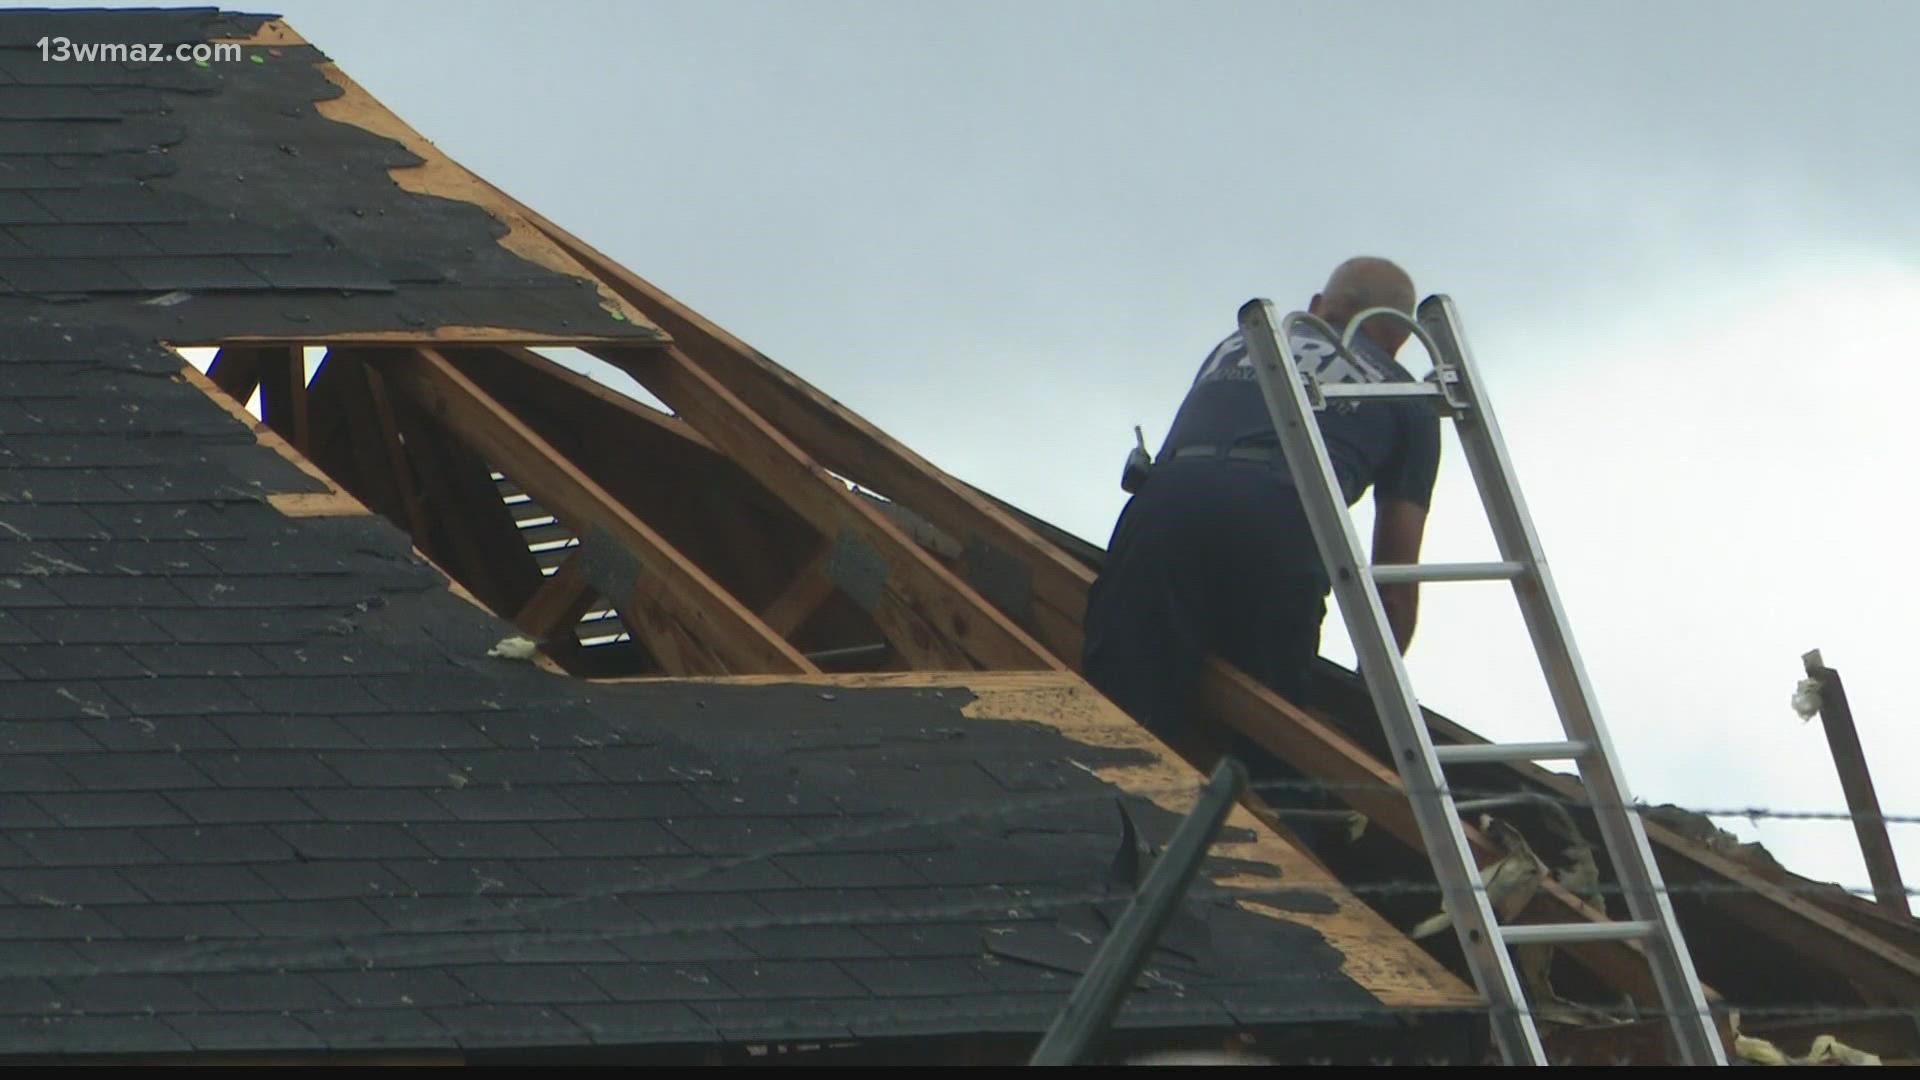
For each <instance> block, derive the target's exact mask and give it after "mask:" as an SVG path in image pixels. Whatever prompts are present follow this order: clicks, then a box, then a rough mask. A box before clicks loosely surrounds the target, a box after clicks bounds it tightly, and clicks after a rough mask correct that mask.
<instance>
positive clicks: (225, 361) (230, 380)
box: [207, 345, 272, 406]
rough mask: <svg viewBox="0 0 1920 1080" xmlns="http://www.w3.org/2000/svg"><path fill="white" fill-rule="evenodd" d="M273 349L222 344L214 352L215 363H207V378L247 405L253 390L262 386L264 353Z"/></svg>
mask: <svg viewBox="0 0 1920 1080" xmlns="http://www.w3.org/2000/svg"><path fill="white" fill-rule="evenodd" d="M271 351H272V350H270V349H259V348H252V347H249V346H245V345H226V346H222V347H221V349H220V351H219V352H216V353H214V354H213V363H211V364H208V365H207V378H209V379H211V380H213V385H215V386H217V387H219V388H220V389H222V390H224V391H226V392H227V396H228V397H231V398H233V400H235V401H237V402H239V403H240V404H241V405H242V406H245V405H246V404H247V403H248V402H249V401H252V400H253V392H254V391H255V390H257V389H259V388H260V364H261V360H262V359H263V355H262V354H264V353H268V352H271Z"/></svg>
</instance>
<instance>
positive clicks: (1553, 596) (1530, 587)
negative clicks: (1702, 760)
mask: <svg viewBox="0 0 1920 1080" xmlns="http://www.w3.org/2000/svg"><path fill="white" fill-rule="evenodd" d="M1420 319H1421V321H1422V322H1423V323H1427V324H1428V327H1429V330H1430V332H1431V334H1432V337H1433V339H1434V340H1435V342H1436V343H1437V344H1438V345H1439V347H1440V350H1441V356H1442V357H1444V362H1445V363H1446V364H1447V365H1449V366H1450V367H1452V368H1453V369H1455V371H1456V372H1457V374H1458V376H1459V386H1458V390H1459V392H1460V393H1461V394H1462V396H1463V398H1464V400H1465V401H1466V402H1467V404H1468V407H1467V408H1465V409H1462V410H1460V412H1459V413H1458V414H1456V416H1455V424H1456V430H1457V431H1458V433H1459V435H1460V442H1461V446H1462V448H1463V449H1464V451H1465V454H1466V457H1467V463H1468V465H1469V467H1470V469H1471V471H1472V473H1473V478H1474V483H1475V486H1476V487H1478V489H1479V491H1480V499H1481V503H1482V505H1483V507H1484V508H1485V511H1486V513H1487V516H1488V520H1489V524H1490V525H1491V526H1492V531H1493V534H1494V537H1495V539H1496V541H1497V543H1498V545H1499V551H1500V557H1501V558H1502V559H1503V560H1507V561H1512V562H1522V563H1525V564H1527V565H1528V566H1529V567H1530V569H1531V571H1532V572H1531V574H1529V575H1523V576H1521V577H1518V578H1515V579H1514V582H1513V588H1514V593H1515V597H1516V599H1517V600H1518V602H1519V605H1520V609H1521V614H1522V616H1523V618H1524V620H1525V622H1526V626H1527V631H1528V634H1529V636H1530V637H1531V638H1532V640H1533V646H1534V651H1535V653H1536V655H1537V656H1538V658H1539V661H1540V665H1541V670H1542V673H1543V674H1544V675H1545V677H1546V681H1547V686H1548V690H1549V692H1550V694H1551V695H1552V698H1553V701H1554V704H1555V706H1556V708H1557V709H1558V711H1559V713H1560V718H1561V723H1562V726H1563V729H1564V730H1565V733H1566V734H1567V736H1568V737H1569V738H1571V739H1574V740H1577V741H1581V742H1585V743H1587V744H1589V746H1591V747H1592V748H1593V752H1592V753H1589V754H1586V755H1583V756H1582V757H1580V758H1579V759H1577V764H1578V767H1579V770H1580V777H1581V781H1582V783H1583V784H1584V785H1585V789H1586V792H1587V796H1588V799H1589V801H1590V802H1592V803H1593V804H1594V819H1595V821H1596V822H1597V823H1598V825H1599V827H1600V831H1601V837H1602V840H1603V842H1604V843H1605V844H1606V847H1607V850H1608V853H1609V854H1610V855H1611V856H1612V862H1613V864H1614V872H1615V873H1616V874H1617V875H1618V876H1619V878H1620V881H1621V884H1622V886H1623V890H1622V891H1623V892H1624V893H1625V895H1626V898H1627V907H1628V910H1629V912H1630V913H1631V917H1632V919H1634V920H1635V921H1639V922H1647V923H1651V924H1653V925H1654V926H1655V927H1657V928H1658V930H1657V932H1656V933H1655V934H1653V935H1652V936H1651V937H1650V938H1649V939H1648V942H1647V948H1648V958H1649V960H1650V961H1651V966H1652V969H1653V975H1654V979H1655V983H1656V985H1658V986H1659V988H1660V994H1661V998H1662V1001H1663V1004H1664V1005H1665V1007H1666V1008H1667V1010H1668V1011H1669V1014H1670V1017H1669V1022H1670V1024H1671V1025H1672V1026H1673V1028H1674V1031H1675V1035H1676V1038H1677V1040H1678V1042H1679V1050H1680V1052H1681V1054H1682V1057H1683V1059H1684V1060H1685V1061H1687V1062H1688V1063H1690V1064H1708V1063H1712V1064H1724V1063H1725V1052H1724V1049H1723V1047H1722V1044H1721V1042H1720V1039H1719V1037H1718V1034H1717V1032H1716V1031H1715V1029H1714V1027H1713V1024H1712V1018H1711V1015H1710V1013H1709V1011H1708V1007H1707V1002H1706V997H1705V995H1704V994H1703V993H1702V992H1701V989H1700V980H1699V978H1698V977H1697V975H1696V973H1695V971H1694V967H1693V961H1692V957H1691V955H1690V954H1689V952H1688V950H1687V947H1686V943H1685V942H1684V941H1683V940H1682V939H1681V937H1680V933H1679V921H1678V919H1677V918H1676V917H1675V915H1674V911H1673V904H1672V902H1671V900H1670V898H1669V896H1668V894H1667V891H1666V886H1665V883H1664V882H1663V880H1662V877H1661V874H1660V869H1659V866H1658V864H1657V863H1656V862H1655V861H1654V855H1653V848H1652V845H1651V844H1650V843H1649V842H1648V840H1647V835H1646V830H1645V828H1644V826H1643V825H1642V823H1641V821H1640V817H1639V815H1638V813H1637V812H1636V811H1634V810H1633V809H1631V807H1632V804H1631V802H1630V801H1629V800H1630V793H1629V791H1628V788H1627V784H1626V782H1625V781H1624V779H1622V778H1621V777H1620V775H1619V771H1618V767H1617V764H1616V763H1617V762H1618V761H1619V758H1618V756H1617V754H1616V753H1615V751H1614V748H1613V744H1612V740H1611V738H1610V737H1609V735H1608V733H1607V730H1606V726H1605V723H1604V721H1603V720H1602V719H1601V715H1600V710H1599V706H1598V703H1597V700H1596V697H1595V695H1594V691H1593V687H1592V684H1591V682H1590V681H1589V679H1588V677H1587V673H1586V670H1585V667H1584V666H1583V664H1582V663H1581V660H1580V655H1579V651H1578V649H1577V647H1576V645H1575V644H1574V638H1573V632H1572V629H1571V627H1570V625H1569V623H1568V619H1567V617H1566V613H1565V609H1564V608H1563V607H1562V606H1561V603H1560V599H1559V594H1558V592H1557V590H1556V589H1555V587H1554V584H1553V575H1552V572H1551V570H1550V569H1549V568H1548V564H1547V560H1546V556H1545V553H1544V550H1543V548H1542V546H1541V543H1540V539H1539V535H1538V533H1537V531H1536V530H1535V528H1534V524H1533V520H1532V517H1531V516H1530V515H1529V513H1528V511H1527V507H1526V502H1525V499H1524V497H1523V496H1522V495H1521V493H1520V489H1519V484H1518V481H1517V480H1516V478H1515V475H1514V472H1513V467H1512V462H1511V459H1510V458H1509V456H1508V454H1507V448H1506V444H1505V441H1504V440H1503V439H1502V438H1501V434H1500V426H1499V422H1498V420H1497V419H1496V418H1495V416H1494V413H1493V409H1492V407H1491V406H1490V404H1489V402H1488V398H1487V394H1486V392H1485V390H1484V389H1483V387H1482V384H1481V382H1480V378H1479V371H1478V369H1477V368H1476V367H1475V365H1474V362H1473V356H1472V353H1471V351H1470V350H1469V349H1468V347H1467V345H1466V342H1465V340H1464V338H1463V335H1462V334H1461V332H1460V323H1459V317H1458V315H1457V313H1456V312H1455V310H1454V306H1453V302H1452V300H1451V299H1450V298H1448V297H1446V296H1444V295H1439V296H1433V297H1429V298H1428V299H1427V300H1426V301H1424V302H1423V303H1422V304H1421V305H1420ZM1435 362H1436V365H1438V364H1439V363H1441V362H1442V361H1441V357H1436V360H1435Z"/></svg>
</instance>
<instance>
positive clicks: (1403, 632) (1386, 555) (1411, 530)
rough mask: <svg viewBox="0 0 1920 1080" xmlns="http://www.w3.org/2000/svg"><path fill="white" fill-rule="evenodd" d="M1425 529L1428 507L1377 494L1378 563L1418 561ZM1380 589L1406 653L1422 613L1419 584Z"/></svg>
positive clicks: (1375, 551)
mask: <svg viewBox="0 0 1920 1080" xmlns="http://www.w3.org/2000/svg"><path fill="white" fill-rule="evenodd" d="M1426 531H1427V508H1426V507H1424V506H1422V505H1420V504H1419V503H1417V502H1413V501H1411V500H1408V499H1396V498H1390V497H1380V498H1376V499H1375V500H1374V508H1373V561H1374V562H1375V563H1376V564H1381V563H1395V564H1402V563H1416V562H1419V561H1420V543H1421V541H1422V540H1423V539H1424V538H1425V535H1426ZM1379 589H1380V605H1381V606H1382V607H1384V608H1385V609H1386V611H1387V624H1388V625H1389V626H1391V627H1392V628H1393V639H1394V642H1395V643H1396V644H1398V645H1399V647H1400V653H1401V655H1403V656H1404V655H1406V651H1407V647H1408V646H1409V645H1411V644H1413V627H1414V623H1415V622H1417V621H1418V619H1419V615H1420V585H1419V583H1418V582H1412V581H1408V582H1396V583H1394V584H1391V585H1382V586H1380V587H1379Z"/></svg>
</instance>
